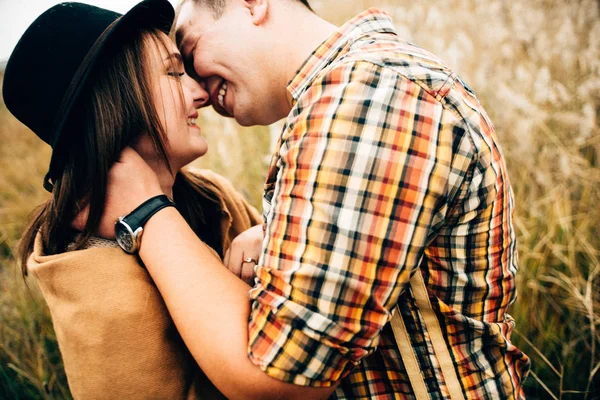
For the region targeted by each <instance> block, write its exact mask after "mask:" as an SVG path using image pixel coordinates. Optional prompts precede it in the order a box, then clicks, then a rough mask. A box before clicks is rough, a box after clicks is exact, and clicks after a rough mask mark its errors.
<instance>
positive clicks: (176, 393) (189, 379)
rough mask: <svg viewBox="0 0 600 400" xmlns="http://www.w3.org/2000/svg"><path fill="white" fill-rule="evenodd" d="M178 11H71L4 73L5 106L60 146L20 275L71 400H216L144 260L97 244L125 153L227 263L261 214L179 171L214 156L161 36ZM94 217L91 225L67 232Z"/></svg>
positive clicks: (198, 97) (38, 32)
mask: <svg viewBox="0 0 600 400" xmlns="http://www.w3.org/2000/svg"><path fill="white" fill-rule="evenodd" d="M173 18H174V11H173V9H172V7H171V5H170V4H169V2H167V1H163V0H146V1H143V2H142V3H140V4H138V5H137V6H136V7H134V8H133V9H132V10H131V11H130V12H128V13H127V14H125V15H124V16H120V15H119V14H116V13H113V12H110V11H108V10H104V9H100V8H97V7H93V6H89V5H84V4H79V3H63V4H60V5H58V6H55V7H53V8H51V9H49V10H48V11H46V12H45V13H44V14H42V15H41V16H40V17H39V18H38V19H37V20H36V21H35V22H34V23H33V24H32V25H31V26H30V27H29V28H28V30H27V31H26V32H25V34H24V35H23V37H22V38H21V40H20V42H19V43H18V45H17V47H16V48H15V50H14V52H13V54H12V55H11V58H10V60H9V62H8V64H7V67H6V73H5V78H4V88H3V96H4V99H5V103H6V105H7V108H8V109H9V110H10V111H11V112H12V113H13V114H14V115H15V116H16V117H17V118H18V119H19V120H20V121H21V122H23V123H24V124H25V125H27V126H28V127H30V128H31V129H32V130H33V131H34V133H36V134H37V135H38V136H39V137H40V138H41V139H42V140H44V141H46V142H47V143H49V144H50V145H51V146H52V149H53V152H52V158H51V162H50V168H49V171H48V174H47V176H46V178H45V180H44V187H46V188H47V189H48V190H49V191H51V192H52V195H51V197H50V199H49V200H48V201H47V202H46V203H45V204H43V205H42V206H41V207H40V208H39V209H38V210H37V212H36V213H35V215H34V217H33V219H32V221H31V223H30V225H29V227H28V229H27V231H26V232H25V234H24V236H23V239H22V245H21V255H22V265H23V274H24V275H27V274H28V272H30V273H32V274H33V275H34V276H36V278H37V280H38V283H39V286H40V288H41V291H42V293H43V295H44V298H45V299H46V301H47V303H48V306H49V308H50V312H51V314H52V319H53V323H54V327H55V330H56V335H57V339H58V342H59V346H60V350H61V353H62V356H63V359H64V364H65V370H66V373H67V377H68V381H69V386H70V389H71V392H72V394H73V397H74V398H85V399H94V398H102V399H110V398H114V399H117V398H118V399H121V398H123V399H124V398H126V399H135V398H139V399H148V398H152V399H158V398H164V399H175V398H188V399H190V398H219V397H222V395H220V393H219V392H218V391H217V390H216V389H215V388H214V386H212V385H211V384H210V382H209V381H208V380H207V379H206V377H205V376H204V374H203V373H202V371H200V369H199V368H198V366H197V365H196V363H195V362H194V360H193V358H192V357H191V356H190V354H189V352H188V351H187V349H186V348H185V346H184V344H183V342H182V340H181V338H180V336H179V334H178V333H177V330H176V328H175V326H174V323H173V321H172V320H171V318H170V317H169V315H168V312H167V310H166V307H165V305H164V302H163V301H162V299H161V297H160V294H159V292H158V290H157V289H156V287H155V285H154V284H153V282H152V280H151V278H150V276H149V275H148V273H147V272H146V270H145V269H144V268H143V265H141V263H140V261H139V259H138V258H137V257H135V256H133V255H129V254H126V253H124V252H123V251H121V249H119V248H118V246H117V244H116V242H114V241H110V240H105V239H100V238H98V237H96V236H95V234H96V231H97V228H98V223H99V221H100V217H101V216H102V212H103V208H104V201H105V197H106V187H107V181H108V172H109V169H110V167H111V165H112V164H113V163H114V162H115V161H116V160H118V157H119V154H120V153H121V151H122V150H123V149H124V148H125V147H126V146H131V147H133V148H134V149H135V150H136V151H137V152H138V153H139V154H140V155H141V156H142V157H143V158H144V160H145V161H146V162H147V163H148V164H149V165H150V166H151V168H152V169H153V170H154V172H155V173H156V175H157V176H158V177H159V180H160V183H161V188H162V191H163V193H164V194H165V195H167V196H168V197H169V198H171V199H173V200H174V202H175V204H176V207H177V209H178V210H179V211H180V212H181V214H182V215H184V216H185V219H186V221H187V222H188V224H189V225H190V227H191V228H192V229H193V230H194V231H195V232H196V234H197V235H198V237H199V238H200V239H201V240H203V241H204V242H205V243H207V244H208V245H210V246H211V247H212V249H214V255H215V257H219V258H222V257H223V255H224V253H225V251H226V250H227V249H228V247H229V245H230V243H231V239H232V238H233V237H235V236H236V235H237V234H239V233H240V232H242V231H244V230H246V229H247V228H250V227H251V226H253V225H255V224H257V223H258V222H259V216H258V213H257V212H256V211H255V210H254V209H253V208H252V207H250V206H249V205H248V204H247V203H246V202H245V201H244V200H243V199H242V197H241V196H240V195H239V194H238V193H236V192H235V191H234V190H233V188H232V187H231V186H230V185H229V184H228V183H227V182H226V181H224V180H223V178H220V177H218V176H217V175H216V174H213V173H210V172H207V171H191V170H190V171H187V172H186V171H180V169H181V168H182V167H183V166H184V165H186V164H188V163H190V162H191V161H193V160H194V159H196V158H198V157H200V156H202V155H203V154H204V153H205V152H206V151H207V144H206V142H205V140H204V139H203V138H202V136H201V134H200V129H199V128H198V127H197V126H196V118H197V116H198V114H197V112H196V108H198V107H201V106H202V105H204V104H205V103H206V102H207V99H208V95H207V93H206V92H205V90H204V89H203V88H202V87H201V86H200V85H199V84H197V83H196V82H195V81H193V80H192V79H191V78H189V77H188V76H186V75H185V72H184V69H183V64H182V61H181V56H180V55H179V52H178V51H177V49H176V48H175V46H174V45H173V43H172V42H171V41H170V40H169V38H168V37H167V35H166V33H167V32H168V31H169V29H170V26H171V24H172V22H173ZM86 208H87V209H88V210H89V213H88V218H87V222H86V224H85V227H84V228H83V229H82V230H80V231H77V230H75V229H73V228H72V226H73V220H74V218H75V217H76V216H77V215H78V213H79V212H80V210H82V209H86Z"/></svg>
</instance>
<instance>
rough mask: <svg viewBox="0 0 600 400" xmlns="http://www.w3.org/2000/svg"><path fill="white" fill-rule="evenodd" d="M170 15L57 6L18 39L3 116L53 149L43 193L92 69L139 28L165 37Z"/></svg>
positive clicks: (156, 4) (151, 2) (149, 5)
mask: <svg viewBox="0 0 600 400" xmlns="http://www.w3.org/2000/svg"><path fill="white" fill-rule="evenodd" d="M174 18H175V12H174V10H173V6H172V5H171V4H170V3H169V2H168V1H167V0H145V1H142V2H141V3H139V4H137V5H136V6H135V7H133V8H132V9H131V10H130V11H129V12H128V13H126V14H125V15H123V16H121V14H118V13H116V12H113V11H109V10H105V9H103V8H98V7H94V6H91V5H88V4H82V3H62V4H58V5H56V6H54V7H52V8H50V9H49V10H47V11H46V12H44V13H43V14H42V15H40V16H39V17H38V18H37V19H36V20H35V21H34V22H33V23H32V24H31V25H30V26H29V28H27V31H25V33H24V34H23V36H22V37H21V39H20V40H19V42H18V43H17V46H16V47H15V49H14V51H13V52H12V54H11V56H10V58H9V60H8V63H7V65H6V70H5V73H4V83H3V90H2V95H3V97H4V102H5V104H6V107H7V108H8V110H9V111H10V112H11V113H12V114H13V115H14V116H15V117H16V118H17V119H18V120H19V121H21V122H22V123H24V124H25V125H27V126H28V127H29V128H30V129H31V130H32V131H33V132H35V134H36V135H38V136H39V137H40V138H41V139H42V140H43V141H44V142H46V143H48V144H49V145H50V146H51V147H52V149H53V152H52V158H51V160H50V167H49V171H48V174H47V175H46V178H45V180H44V187H46V189H48V190H51V184H50V183H49V179H56V178H57V177H58V176H59V174H60V173H61V172H62V162H61V161H62V160H61V159H60V158H61V157H60V151H58V150H60V149H61V148H62V147H64V146H63V145H62V144H63V143H65V142H67V141H68V140H69V137H68V136H69V134H67V132H66V131H65V129H64V127H65V125H66V123H67V122H68V121H69V119H70V118H72V117H73V116H72V114H73V109H74V106H75V105H76V104H77V102H78V99H79V97H80V95H81V94H82V93H83V92H84V91H85V86H86V85H85V84H86V82H88V81H89V80H90V79H93V74H90V72H91V71H92V69H93V67H94V65H95V64H96V63H97V62H98V61H99V60H100V59H101V58H102V56H103V54H105V53H106V49H107V48H109V47H110V46H111V45H114V44H117V45H118V43H119V40H123V38H124V37H125V36H126V35H127V34H128V33H132V32H137V30H139V29H141V28H157V29H160V30H162V31H163V32H165V33H168V32H169V30H170V29H171V26H172V24H173V20H174Z"/></svg>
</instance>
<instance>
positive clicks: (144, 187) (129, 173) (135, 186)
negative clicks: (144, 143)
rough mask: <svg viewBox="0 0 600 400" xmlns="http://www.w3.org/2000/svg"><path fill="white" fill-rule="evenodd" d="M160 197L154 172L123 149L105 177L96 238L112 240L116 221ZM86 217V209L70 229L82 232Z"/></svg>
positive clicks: (134, 153)
mask: <svg viewBox="0 0 600 400" xmlns="http://www.w3.org/2000/svg"><path fill="white" fill-rule="evenodd" d="M159 194H162V192H161V189H160V183H159V182H158V177H157V176H156V174H155V173H154V171H153V170H152V169H151V168H150V166H149V165H148V164H146V162H145V161H144V159H142V157H140V155H139V154H138V153H137V152H136V151H135V150H133V149H132V148H130V147H126V148H125V149H124V150H123V152H122V153H121V157H120V158H119V160H118V161H117V162H116V163H115V164H114V165H113V166H112V168H111V169H110V172H109V175H108V187H107V191H106V201H105V203H104V214H102V219H101V221H100V226H99V227H98V232H97V235H98V236H101V237H103V238H107V239H114V238H115V222H116V221H117V218H118V217H120V216H123V215H126V214H129V213H130V212H131V211H133V210H134V209H135V208H136V207H137V206H139V205H140V204H142V203H143V202H144V201H146V200H148V199H149V198H150V197H154V196H156V195H159ZM87 216H88V209H87V207H86V208H85V209H84V210H83V211H82V212H81V213H79V215H78V216H77V217H76V218H75V221H74V222H73V227H75V228H76V229H80V230H81V229H82V228H83V227H84V226H85V223H86V221H87Z"/></svg>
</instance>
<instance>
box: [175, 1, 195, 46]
mask: <svg viewBox="0 0 600 400" xmlns="http://www.w3.org/2000/svg"><path fill="white" fill-rule="evenodd" d="M194 11H195V7H194V5H193V3H192V2H186V3H183V4H182V5H181V8H180V9H179V12H178V13H177V19H176V20H175V43H176V44H177V47H178V48H179V49H181V46H182V45H183V44H184V43H183V41H184V40H185V39H186V35H187V34H188V33H189V32H190V30H191V29H192V26H193V25H194V20H195V19H196V18H197V17H198V16H197V15H195V14H196V13H195V12H194Z"/></svg>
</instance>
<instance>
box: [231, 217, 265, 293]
mask: <svg viewBox="0 0 600 400" xmlns="http://www.w3.org/2000/svg"><path fill="white" fill-rule="evenodd" d="M262 240H263V231H262V225H256V226H254V227H252V228H250V229H247V230H246V231H244V232H242V233H240V234H239V235H238V236H237V237H236V238H235V239H234V240H233V241H232V242H231V246H230V247H229V249H228V250H227V252H226V253H225V258H224V260H223V261H224V264H225V266H226V267H227V269H229V270H230V271H231V272H232V273H233V274H235V275H236V276H238V277H239V278H241V279H242V280H243V281H244V282H246V283H248V284H250V285H252V282H253V279H254V267H255V266H256V264H257V263H258V259H259V257H260V254H261V251H262V248H261V247H262Z"/></svg>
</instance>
